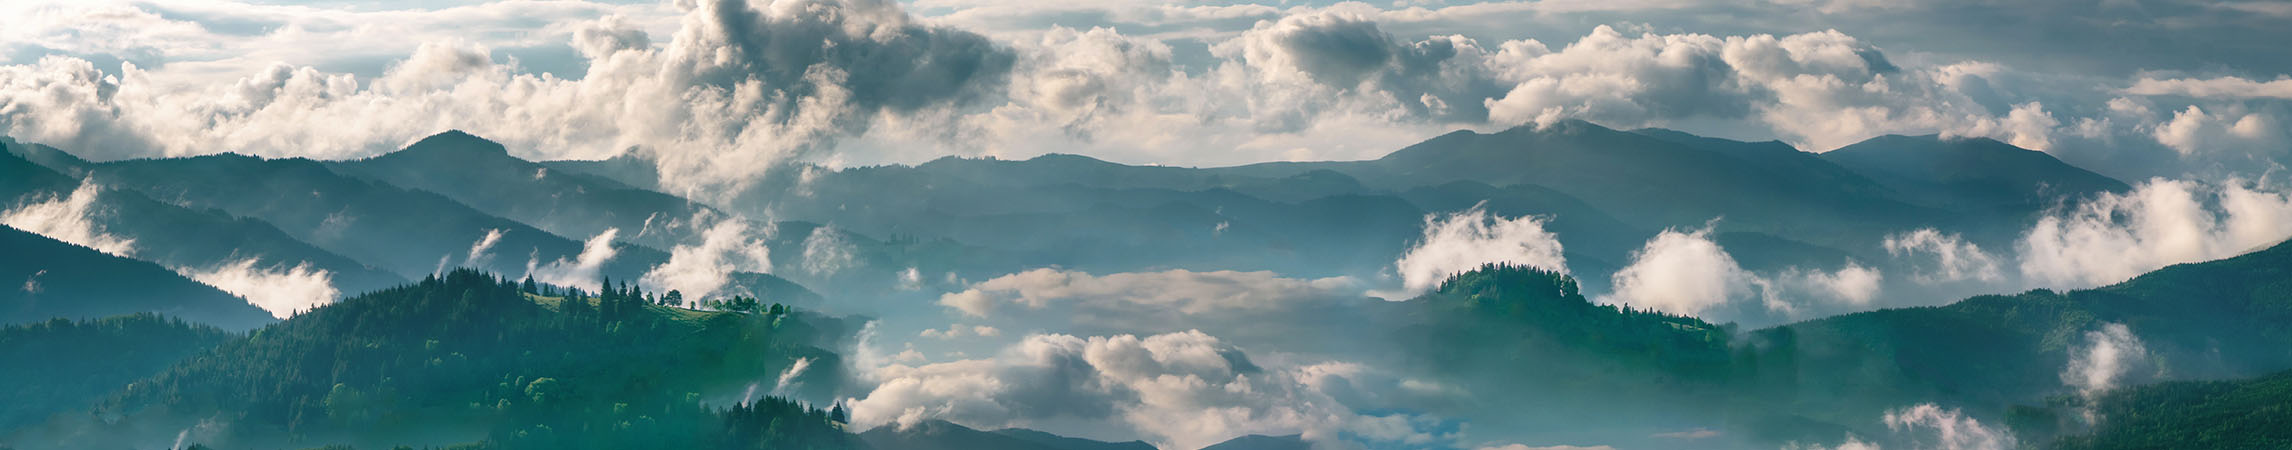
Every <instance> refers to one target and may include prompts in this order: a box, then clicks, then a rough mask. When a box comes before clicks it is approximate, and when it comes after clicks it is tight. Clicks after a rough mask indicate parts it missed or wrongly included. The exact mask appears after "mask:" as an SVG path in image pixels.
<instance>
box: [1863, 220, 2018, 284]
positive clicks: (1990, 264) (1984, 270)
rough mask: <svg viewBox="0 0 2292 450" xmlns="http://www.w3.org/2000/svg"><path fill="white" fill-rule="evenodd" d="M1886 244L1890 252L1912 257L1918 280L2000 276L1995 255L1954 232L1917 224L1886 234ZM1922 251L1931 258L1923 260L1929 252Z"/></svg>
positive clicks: (1989, 278) (1992, 279)
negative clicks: (1914, 226)
mask: <svg viewBox="0 0 2292 450" xmlns="http://www.w3.org/2000/svg"><path fill="white" fill-rule="evenodd" d="M1885 247H1886V253H1887V254H1888V255H1890V256H1893V257H1895V258H1903V259H1912V260H1913V261H1912V262H1911V263H1910V264H1912V265H1913V266H1916V267H1918V269H1917V270H1918V273H1917V277H1918V279H1919V280H1920V281H1926V282H1952V281H1962V280H1979V281H1997V280H1998V279H1999V278H2000V274H1999V272H1998V262H1997V259H1996V258H1994V257H1991V256H1990V254H1989V252H1985V251H1982V247H1981V246H1978V245H1974V243H1972V242H1966V241H1965V239H1962V238H1960V237H1958V235H1957V234H1954V233H1943V232H1941V231H1938V230H1935V229H1933V228H1920V229H1917V230H1914V231H1910V232H1907V233H1896V234H1891V235H1887V236H1886V241H1885ZM1922 255H1931V256H1930V258H1932V259H1931V260H1925V259H1924V258H1926V257H1928V256H1922Z"/></svg>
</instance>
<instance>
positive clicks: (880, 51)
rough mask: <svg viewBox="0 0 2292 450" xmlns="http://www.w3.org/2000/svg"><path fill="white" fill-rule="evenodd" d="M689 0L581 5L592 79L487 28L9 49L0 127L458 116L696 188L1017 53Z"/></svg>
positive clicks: (873, 20)
mask: <svg viewBox="0 0 2292 450" xmlns="http://www.w3.org/2000/svg"><path fill="white" fill-rule="evenodd" d="M681 4H682V5H684V6H687V7H688V8H689V9H688V10H686V11H684V14H685V15H684V17H683V20H682V25H681V27H680V28H678V29H677V32H676V33H675V36H674V38H673V39H671V40H670V41H668V42H667V43H666V44H665V45H663V46H660V47H657V48H656V47H651V46H648V45H647V44H648V43H649V42H650V38H649V37H648V36H647V34H646V33H644V32H643V31H641V30H638V29H635V28H634V27H631V26H629V25H628V24H626V23H624V22H623V21H622V20H619V19H614V18H610V17H608V18H606V19H602V20H597V21H593V22H590V23H587V24H582V25H579V26H578V28H579V29H578V31H574V32H570V33H569V34H571V35H573V37H574V38H573V39H571V40H572V41H573V42H572V44H573V45H576V46H578V48H576V49H575V50H576V51H578V52H579V53H580V54H581V55H583V57H585V58H586V60H587V63H588V70H587V71H586V72H585V73H582V74H581V75H582V76H581V77H580V78H579V79H568V78H559V77H556V76H551V75H546V74H544V75H533V74H528V73H521V72H522V70H521V68H519V67H517V66H515V65H514V64H504V63H502V62H501V61H497V60H496V59H495V58H494V57H493V56H491V55H492V53H493V49H491V48H489V47H488V46H486V45H483V44H473V43H458V42H453V41H437V42H428V43H424V44H422V45H420V46H419V47H417V48H414V49H412V54H411V56H407V57H406V58H405V59H403V60H400V61H398V62H397V63H396V64H395V65H393V66H391V68H390V69H388V70H386V71H384V72H383V73H382V74H381V75H380V76H379V77H377V78H374V79H372V80H366V81H365V82H364V83H361V81H362V80H358V79H357V78H356V77H354V76H352V75H348V74H338V73H327V72H322V71H319V70H316V69H313V68H311V67H295V66H289V65H275V66H272V67H271V68H268V69H264V70H261V71H260V72H258V73H256V74H254V75H253V76H251V77H247V78H243V79H241V80H239V81H238V82H237V83H220V84H215V85H213V86H205V85H206V84H208V83H170V82H169V81H168V80H162V79H160V78H158V77H156V76H154V75H153V73H152V72H149V71H147V70H146V69H144V68H141V67H139V66H137V65H135V64H127V65H124V66H123V67H121V68H120V70H119V73H118V74H117V75H116V76H114V75H106V74H103V73H102V72H99V71H97V70H96V68H95V67H93V65H92V64H90V63H88V62H87V61H84V60H78V59H71V58H63V57H55V58H49V59H44V60H42V61H41V62H40V63H38V64H36V65H26V66H5V67H0V74H4V75H5V76H0V99H4V100H0V103H7V104H11V105H16V106H17V107H15V108H9V109H7V110H5V112H4V113H0V128H4V130H5V131H6V132H7V133H8V134H9V135H11V136H17V137H20V138H24V139H27V140H34V141H40V142H49V143H55V144H59V145H64V146H67V147H71V148H75V149H78V150H81V151H83V152H85V153H87V154H89V155H91V156H95V157H98V158H118V157H126V156H148V155H151V154H153V153H159V154H166V155H182V154H191V153H196V152H207V151H214V150H213V149H234V150H237V151H244V152H251V153H256V154H265V155H294V156H318V157H349V156H363V155H368V154H372V153H375V152H379V151H382V150H386V149H389V148H393V147H396V146H398V145H401V144H403V143H405V142H407V141H410V140H412V139H415V138H418V137H420V136H423V135H426V134H429V133H434V132H436V131H437V130H440V129H447V128H458V129H464V130H470V131H472V132H475V133H477V134H481V135H485V136H488V137H490V138H494V139H499V140H503V141H505V143H507V144H509V146H510V147H511V148H516V149H536V150H532V151H540V152H548V153H547V154H550V155H556V156H579V155H587V156H590V157H596V156H605V155H611V154H614V153H618V152H620V151H622V150H623V149H627V148H630V147H632V146H642V147H646V148H649V149H654V150H655V151H652V152H651V155H653V156H655V157H656V159H657V162H658V163H659V165H660V167H661V170H662V173H663V176H662V180H664V182H665V183H667V184H669V185H670V186H671V187H672V188H674V189H676V190H680V191H683V192H687V193H698V192H702V190H701V188H702V187H721V186H725V185H734V186H735V187H737V185H740V184H743V183H746V182H748V181H749V180H750V179H751V178H753V176H755V175H757V174H759V173H761V171H762V170H764V169H765V168H768V167H770V166H771V165H772V164H773V163H776V162H779V161H783V160H786V159H787V158H790V157H794V156H796V155H799V154H802V153H806V152H809V151H811V150H813V149H815V148H817V147H819V146H820V144H822V143H823V142H825V141H828V140H831V139H833V138H835V137H839V136H845V135H850V134H854V133H856V132H858V131H860V130H864V129H865V128H866V127H867V126H868V124H869V123H870V122H872V121H873V120H874V119H875V118H876V117H877V116H878V115H912V114H921V113H923V112H924V111H926V110H930V109H934V108H941V107H945V106H947V105H951V104H958V103H964V102H965V101H966V100H965V99H969V98H974V97H978V96H981V95H984V93H985V92H988V91H992V90H995V89H999V88H1000V86H1001V84H1002V83H1001V82H1000V80H1001V79H1003V78H1004V77H1005V75H1006V73H1007V72H1008V70H1009V68H1010V66H1011V64H1012V59H1013V56H1012V55H1011V54H1010V52H1008V51H1007V50H1004V49H1002V48H999V47H997V46H996V45H993V44H991V43H989V42H988V41H987V40H986V39H985V38H983V37H980V36H978V35H975V34H971V33H968V32H963V31H959V30H951V29H944V28H939V27H932V26H928V25H923V24H921V23H918V22H916V21H914V20H913V19H912V18H910V17H908V16H907V15H906V13H905V12H903V11H900V10H899V7H898V5H896V4H894V3H890V2H881V1H872V0H852V1H832V0H817V1H797V2H773V3H771V4H764V5H751V4H749V3H748V2H746V1H742V0H712V1H697V2H681ZM558 26H563V27H567V28H575V26H572V25H571V24H560V25H558ZM362 84H363V86H362ZM310 123H343V124H358V125H357V126H338V127H310V126H307V125H308V124H310ZM663 149H673V151H672V150H663Z"/></svg>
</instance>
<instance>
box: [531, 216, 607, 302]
mask: <svg viewBox="0 0 2292 450" xmlns="http://www.w3.org/2000/svg"><path fill="white" fill-rule="evenodd" d="M620 233H621V230H620V229H618V228H609V229H606V230H605V232H602V233H597V235H596V236H592V237H590V238H589V241H588V242H586V243H583V244H582V246H581V254H579V255H575V256H574V257H573V259H570V260H568V259H564V258H558V259H557V260H556V261H551V262H549V264H541V260H540V259H538V258H537V259H529V260H526V262H525V274H526V276H530V277H533V280H534V281H538V282H542V283H548V284H552V285H557V286H566V287H579V288H583V289H587V288H588V287H589V286H597V285H598V283H602V282H603V281H602V280H601V279H599V278H598V273H599V271H600V270H603V269H604V267H605V262H606V261H611V260H612V259H613V256H614V255H616V254H619V253H620V251H619V250H617V249H614V248H613V236H615V235H618V234H620Z"/></svg>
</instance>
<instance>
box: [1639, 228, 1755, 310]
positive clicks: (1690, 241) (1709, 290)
mask: <svg viewBox="0 0 2292 450" xmlns="http://www.w3.org/2000/svg"><path fill="white" fill-rule="evenodd" d="M1762 282H1763V280H1760V279H1759V278H1758V277H1757V276H1754V275H1752V274H1751V273H1750V272H1748V271H1745V270H1743V266H1742V265H1741V264H1737V263H1736V262H1735V257H1733V256H1730V255H1728V254H1727V250H1726V249H1724V248H1720V247H1719V243H1717V242H1712V241H1711V237H1710V230H1709V229H1703V230H1696V231H1691V232H1680V231H1678V230H1664V231H1663V233H1661V234H1657V235H1656V236H1655V238H1654V239H1649V240H1648V241H1647V245H1646V246H1645V247H1642V248H1640V250H1639V251H1638V252H1634V253H1633V254H1632V262H1631V264H1630V265H1627V266H1624V268H1623V270H1619V271H1617V272H1616V274H1615V293H1613V294H1610V295H1607V296H1602V297H1601V298H1600V301H1601V302H1602V303H1611V304H1624V305H1630V306H1633V307H1637V308H1643V309H1653V310H1656V311H1663V312H1667V313H1672V314H1679V315H1685V316H1701V315H1703V313H1704V312H1706V311H1709V310H1712V309H1714V308H1717V307H1719V306H1720V305H1723V304H1726V303H1728V302H1729V301H1730V299H1735V298H1744V297H1747V296H1750V295H1751V294H1753V293H1755V291H1754V289H1756V288H1755V284H1758V283H1762Z"/></svg>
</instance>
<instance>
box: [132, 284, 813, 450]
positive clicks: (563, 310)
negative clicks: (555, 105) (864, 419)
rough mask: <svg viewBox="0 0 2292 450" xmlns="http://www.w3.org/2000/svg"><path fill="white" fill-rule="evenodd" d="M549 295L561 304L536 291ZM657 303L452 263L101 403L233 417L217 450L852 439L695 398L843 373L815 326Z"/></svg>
mask: <svg viewBox="0 0 2292 450" xmlns="http://www.w3.org/2000/svg"><path fill="white" fill-rule="evenodd" d="M551 293H554V294H561V295H563V297H562V298H556V299H551V298H544V297H541V296H540V295H542V294H551ZM551 300H554V302H555V306H556V308H551V307H549V306H550V305H547V303H550V301H551ZM657 302H658V299H657V298H654V297H652V296H649V295H645V294H643V293H640V292H637V291H636V290H634V289H630V288H628V287H626V286H625V285H606V286H604V287H603V289H600V292H599V293H597V294H595V295H594V296H593V297H592V295H591V294H589V293H588V292H585V291H582V290H579V289H561V290H554V289H550V288H543V287H540V286H539V285H535V284H532V283H520V282H511V281H506V280H502V279H499V278H496V277H494V276H491V275H487V274H484V273H479V272H475V271H470V270H457V271H454V272H451V273H447V274H444V275H443V276H433V277H430V278H427V279H424V280H422V281H420V282H417V283H415V284H412V285H408V286H403V287H398V288H392V289H387V290H382V291H376V292H373V293H369V294H365V295H361V296H358V297H355V298H351V299H346V300H344V301H341V302H338V303H335V304H333V305H328V306H325V307H321V308H318V309H315V310H312V311H311V312H309V313H306V314H303V315H300V316H296V317H295V318H293V319H290V320H288V321H285V322H281V323H280V324H278V325H274V326H271V327H267V328H263V329H260V330H257V331H255V332H254V333H253V334H252V335H250V336H248V337H246V338H245V339H241V340H236V341H232V342H227V343H224V344H222V345H220V346H218V347H216V348H215V349H214V350H212V351H209V352H206V353H204V354H201V355H198V356H195V357H192V358H189V359H187V360H185V361H183V362H182V363H181V364H178V365H176V366H174V367H171V368H169V369H167V370H165V371H164V372H161V373H160V374H159V375H158V376H156V377H152V378H150V379H148V380H145V381H143V382H138V383H134V384H133V385H130V386H129V387H128V388H127V389H126V390H124V391H121V392H119V393H118V394H116V395H115V396H113V397H112V398H110V399H109V400H106V401H104V402H103V404H102V406H101V407H100V410H99V411H98V412H99V415H106V416H115V417H127V418H130V419H131V420H134V419H137V418H145V419H157V420H167V419H166V418H165V417H215V418H220V419H223V420H226V421H228V422H230V423H232V427H231V433H232V435H230V436H225V437H223V438H222V440H221V441H219V442H210V444H222V445H224V446H273V447H276V446H292V447H309V446H315V445H322V444H336V443H341V444H355V445H361V446H369V447H373V446H382V447H386V446H389V445H397V444H413V445H440V444H450V443H454V442H473V441H474V442H478V443H480V445H482V446H483V447H485V448H639V447H656V448H816V449H835V448H850V447H851V445H847V444H849V443H850V442H856V441H854V440H853V438H852V437H851V436H850V435H849V434H848V433H845V432H844V431H843V430H842V424H841V423H840V421H841V420H844V419H843V417H842V416H843V413H841V412H840V411H834V410H821V409H818V408H812V407H808V406H804V405H801V404H799V403H796V402H793V401H789V400H783V399H775V398H767V399H763V400H754V401H752V402H751V403H745V404H741V405H732V406H729V409H725V408H726V407H725V406H723V405H710V404H707V403H705V402H703V401H702V400H701V399H702V397H703V395H702V393H703V392H723V391H725V390H736V389H737V387H738V386H740V385H745V384H746V383H749V382H753V381H754V380H756V379H757V378H759V377H769V376H770V374H775V373H778V372H780V371H781V370H783V369H785V367H786V366H787V365H788V364H789V363H791V362H792V361H794V360H796V359H798V358H813V359H815V360H825V361H823V362H825V363H826V364H819V366H826V367H835V366H837V365H836V364H834V363H833V361H834V358H835V356H834V354H833V353H830V352H828V351H826V350H823V349H821V348H819V347H817V346H815V345H812V344H811V343H812V342H815V341H817V340H818V338H819V336H814V335H813V334H816V333H819V332H820V330H818V329H815V328H811V327H808V326H805V325H804V324H802V323H801V322H802V321H796V320H765V319H764V318H762V317H758V316H753V315H747V314H737V313H702V312H696V311H689V310H679V309H672V308H668V307H664V306H660V304H659V303H657ZM775 319H777V318H775ZM825 370H833V369H825ZM831 375H832V374H831ZM744 401H746V400H744ZM839 409H840V408H839ZM144 413H149V414H144ZM153 415H160V416H161V417H157V418H154V417H152V416H153ZM411 439H426V441H409V440H411Z"/></svg>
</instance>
